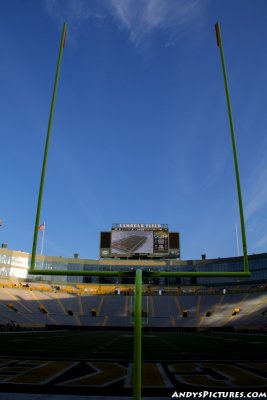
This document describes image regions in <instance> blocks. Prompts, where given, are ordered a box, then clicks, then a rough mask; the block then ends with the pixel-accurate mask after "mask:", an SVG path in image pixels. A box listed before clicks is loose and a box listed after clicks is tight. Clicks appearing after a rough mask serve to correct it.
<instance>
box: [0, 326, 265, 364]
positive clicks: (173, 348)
mask: <svg viewBox="0 0 267 400" xmlns="http://www.w3.org/2000/svg"><path fill="white" fill-rule="evenodd" d="M266 348H267V335H251V334H237V333H234V334H231V333H189V332H188V333H177V332H149V333H148V332H146V333H143V337H142V359H143V361H170V360H171V361H179V360H180V359H185V358H186V359H194V360H196V359H202V360H203V359H220V360H227V359H233V358H234V359H236V360H244V359H246V360H248V359H249V360H262V359H264V358H265V359H266V354H265V352H264V351H263V349H266ZM0 349H1V350H0V356H12V357H30V358H31V357H47V358H53V359H55V358H60V359H73V360H78V359H83V360H84V359H88V360H92V359H93V360H103V359H104V360H112V361H116V360H127V361H131V360H132V359H133V332H127V331H126V332H125V331H124V332H120V331H115V332H114V331H112V332H110V331H99V332H95V331H91V332H72V331H50V332H10V333H1V334H0Z"/></svg>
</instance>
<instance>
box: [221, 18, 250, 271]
mask: <svg viewBox="0 0 267 400" xmlns="http://www.w3.org/2000/svg"><path fill="white" fill-rule="evenodd" d="M215 31H216V38H217V45H218V47H219V48H220V54H221V62H222V70H223V79H224V86H225V93H226V101H227V108H228V116H229V123H230V131H231V139H232V147H233V155H234V164H235V175H236V184H237V194H238V203H239V214H240V225H241V233H242V244H243V257H244V272H248V271H249V268H248V255H247V240H246V230H245V221H244V212H243V202H242V194H241V185H240V177H239V169H238V160H237V151H236V141H235V133H234V123H233V117H232V110H231V102H230V95H229V89H228V82H227V75H226V67H225V62H224V53H223V44H222V38H221V31H220V25H219V22H217V23H216V24H215Z"/></svg>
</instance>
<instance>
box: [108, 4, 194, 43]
mask: <svg viewBox="0 0 267 400" xmlns="http://www.w3.org/2000/svg"><path fill="white" fill-rule="evenodd" d="M110 5H111V9H112V12H113V15H114V17H115V18H116V19H117V20H118V22H119V23H120V24H121V25H122V26H123V27H125V28H126V29H127V30H128V31H129V35H130V38H131V40H132V41H133V42H134V43H135V44H136V45H138V44H139V43H140V42H141V41H142V40H144V39H146V38H147V37H149V35H150V34H151V33H152V32H153V31H154V30H155V29H164V30H171V31H174V32H176V31H180V30H184V29H188V28H189V27H191V26H192V25H193V23H194V21H196V19H197V18H199V16H200V7H201V5H200V2H199V1H197V0H179V1H177V0H164V1H162V0H110Z"/></svg>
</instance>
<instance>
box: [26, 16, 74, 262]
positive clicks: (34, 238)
mask: <svg viewBox="0 0 267 400" xmlns="http://www.w3.org/2000/svg"><path fill="white" fill-rule="evenodd" d="M65 38H66V23H65V22H64V24H63V29H62V34H61V42H60V48H59V55H58V62H57V69H56V76H55V82H54V90H53V96H52V101H51V107H50V115H49V121H48V128H47V134H46V143H45V151H44V158H43V167H42V173H41V180H40V188H39V196H38V203H37V210H36V218H35V228H34V235H33V244H32V257H31V265H30V270H33V269H34V266H35V259H36V247H37V240H38V226H39V224H40V213H41V207H42V199H43V189H44V180H45V173H46V164H47V156H48V149H49V143H50V136H51V127H52V122H53V116H54V109H55V101H56V94H57V87H58V79H59V73H60V66H61V60H62V52H63V48H64V47H65Z"/></svg>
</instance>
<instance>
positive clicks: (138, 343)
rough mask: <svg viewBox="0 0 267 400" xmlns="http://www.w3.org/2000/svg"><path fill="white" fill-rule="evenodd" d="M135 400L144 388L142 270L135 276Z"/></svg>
mask: <svg viewBox="0 0 267 400" xmlns="http://www.w3.org/2000/svg"><path fill="white" fill-rule="evenodd" d="M134 300H135V301H134V400H141V386H142V270H141V269H137V270H136V274H135V299H134Z"/></svg>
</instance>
